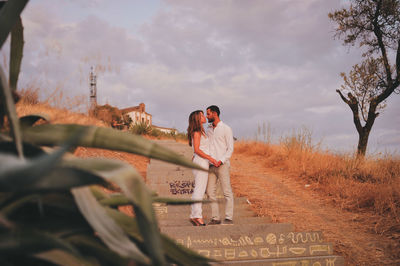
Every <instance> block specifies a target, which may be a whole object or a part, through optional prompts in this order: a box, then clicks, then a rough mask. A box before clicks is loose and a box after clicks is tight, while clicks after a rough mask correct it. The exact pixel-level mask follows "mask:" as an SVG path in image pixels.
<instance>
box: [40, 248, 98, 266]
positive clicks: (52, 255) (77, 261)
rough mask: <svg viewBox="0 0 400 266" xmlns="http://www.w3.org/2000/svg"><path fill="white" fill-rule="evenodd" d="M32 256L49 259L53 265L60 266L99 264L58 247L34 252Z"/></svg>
mask: <svg viewBox="0 0 400 266" xmlns="http://www.w3.org/2000/svg"><path fill="white" fill-rule="evenodd" d="M34 257H36V258H39V259H42V260H45V261H49V262H52V263H54V264H55V265H61V266H70V265H82V266H90V265H93V266H95V265H99V264H95V263H92V262H90V261H88V260H85V259H83V258H81V257H78V256H74V255H72V254H70V253H68V252H65V251H63V250H59V249H53V250H49V251H45V252H41V253H38V254H35V255H34Z"/></svg>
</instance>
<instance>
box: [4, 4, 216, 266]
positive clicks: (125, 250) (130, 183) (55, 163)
mask: <svg viewBox="0 0 400 266" xmlns="http://www.w3.org/2000/svg"><path fill="white" fill-rule="evenodd" d="M26 2H27V1H23V0H14V1H8V2H6V4H4V6H3V7H2V9H0V41H2V40H3V39H4V41H5V39H6V38H3V37H4V36H7V35H8V33H9V32H10V31H11V28H12V27H13V25H17V24H15V22H16V21H17V20H20V18H19V14H20V13H21V12H22V10H23V8H24V6H25V4H26ZM4 10H6V11H7V12H5V11H4ZM4 21H6V22H7V23H3V22H4ZM6 24H7V25H8V26H7V25H6ZM21 27H22V24H21ZM18 40H19V41H22V40H23V38H21V35H19V37H18V38H17V39H14V43H15V41H16V42H18ZM4 41H2V42H1V43H0V47H1V45H2V44H3V43H4ZM12 43H13V40H12ZM20 53H21V54H20V55H21V56H20V57H18V56H17V57H18V58H19V59H18V58H17V57H16V56H15V55H12V56H11V57H12V58H17V61H20V60H21V58H22V50H20ZM17 63H18V62H17ZM19 63H20V62H19ZM18 72H19V70H18V71H17V73H14V74H13V75H11V73H10V79H11V77H14V76H15V75H16V76H17V77H18ZM0 78H1V82H0V96H1V98H0V99H1V105H2V106H3V107H4V109H5V113H6V116H7V120H8V122H9V126H8V127H3V128H2V131H1V132H0V264H1V265H54V264H57V265H133V264H141V265H150V264H151V265H167V264H170V263H176V264H180V265H203V264H207V262H208V261H207V259H206V258H204V257H202V256H199V255H198V254H196V253H194V252H192V251H190V250H188V249H186V248H184V247H183V246H180V245H177V244H176V243H175V242H174V241H173V240H171V239H169V238H168V237H167V236H164V235H162V234H160V232H159V229H158V227H157V220H156V217H155V214H154V210H153V208H152V204H153V202H156V201H159V202H167V203H168V202H172V203H174V204H185V203H188V202H185V201H176V200H169V199H159V198H156V197H154V196H153V194H152V192H151V191H149V189H148V188H147V187H146V186H145V184H144V182H143V179H142V177H141V176H140V175H139V174H138V173H137V171H136V170H135V169H134V168H133V167H131V166H130V165H127V164H125V163H122V162H120V161H115V160H109V159H98V158H97V159H79V158H76V157H74V156H73V155H72V154H70V153H69V152H68V151H70V150H71V149H73V148H74V147H76V146H85V147H96V148H105V149H113V150H119V151H125V152H132V153H135V154H140V155H144V156H148V157H150V158H156V159H159V160H163V161H167V162H171V163H176V164H179V165H182V166H186V167H192V168H197V169H201V168H199V167H198V166H197V165H195V164H193V163H192V162H191V161H190V160H187V159H186V158H183V157H181V156H179V155H178V154H176V153H174V152H172V151H169V150H168V149H165V148H163V147H161V146H159V145H157V144H155V143H153V142H150V141H148V140H145V139H143V138H141V137H139V136H135V135H132V134H129V133H124V132H121V131H117V130H113V129H109V128H98V127H91V126H79V125H51V124H44V125H38V126H34V124H35V123H36V122H37V121H38V120H41V119H44V120H46V117H43V116H38V115H31V116H26V117H22V118H18V117H17V114H16V110H15V105H14V100H13V97H12V89H11V88H10V87H9V85H8V84H15V86H16V84H17V83H16V80H15V82H7V80H6V76H5V74H4V73H3V70H2V69H1V68H0ZM13 89H14V90H15V88H13ZM7 128H9V129H7ZM44 146H47V148H46V149H45V148H44ZM49 147H50V148H49ZM67 155H68V156H67ZM111 182H112V183H113V184H117V185H118V186H119V187H120V188H121V190H122V194H118V196H117V197H115V196H113V195H110V194H106V193H104V192H103V190H102V189H101V188H102V186H106V187H107V186H110V184H111ZM119 205H131V206H132V207H133V209H134V212H135V217H129V216H127V215H125V214H123V213H121V212H119V211H117V210H116V209H115V208H116V207H118V206H119Z"/></svg>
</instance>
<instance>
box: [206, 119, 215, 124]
mask: <svg viewBox="0 0 400 266" xmlns="http://www.w3.org/2000/svg"><path fill="white" fill-rule="evenodd" d="M207 119H208V123H213V122H214V120H215V119H214V118H207Z"/></svg>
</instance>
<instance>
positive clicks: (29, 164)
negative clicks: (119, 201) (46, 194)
mask: <svg viewBox="0 0 400 266" xmlns="http://www.w3.org/2000/svg"><path fill="white" fill-rule="evenodd" d="M64 153H65V149H60V150H59V151H57V152H54V153H53V154H50V155H48V154H46V155H42V156H40V157H39V158H38V159H34V160H26V161H22V160H19V159H18V158H17V157H15V156H12V155H6V154H0V161H1V164H0V191H38V190H40V191H43V190H69V189H70V188H72V187H77V186H85V185H89V184H104V183H105V182H104V181H103V179H102V178H100V177H98V176H97V175H94V174H92V173H91V172H87V171H83V170H81V169H74V168H70V167H60V166H57V163H58V161H59V160H60V159H61V156H62V155H63V154H64Z"/></svg>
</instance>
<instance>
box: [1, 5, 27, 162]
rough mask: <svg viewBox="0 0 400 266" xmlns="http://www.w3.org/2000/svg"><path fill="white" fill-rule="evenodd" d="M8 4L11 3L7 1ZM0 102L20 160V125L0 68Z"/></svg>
mask: <svg viewBox="0 0 400 266" xmlns="http://www.w3.org/2000/svg"><path fill="white" fill-rule="evenodd" d="M9 2H13V1H9ZM9 2H7V4H8V3H9ZM7 4H6V6H7ZM4 9H5V7H3V8H2V9H1V11H0V18H1V13H2V12H3V11H4ZM0 25H1V20H0ZM0 27H1V26H0ZM0 31H1V30H0ZM0 102H3V103H4V106H5V107H6V108H5V109H6V114H7V117H8V119H9V123H10V128H11V135H12V137H13V139H14V142H15V146H16V149H17V152H18V156H19V157H20V158H23V149H22V136H21V129H20V125H19V119H18V116H17V111H16V109H15V104H14V99H13V97H12V95H11V90H10V88H9V87H8V84H7V80H6V76H5V74H4V72H3V69H2V68H1V67H0Z"/></svg>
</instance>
